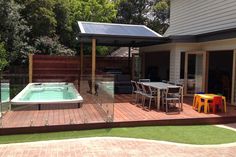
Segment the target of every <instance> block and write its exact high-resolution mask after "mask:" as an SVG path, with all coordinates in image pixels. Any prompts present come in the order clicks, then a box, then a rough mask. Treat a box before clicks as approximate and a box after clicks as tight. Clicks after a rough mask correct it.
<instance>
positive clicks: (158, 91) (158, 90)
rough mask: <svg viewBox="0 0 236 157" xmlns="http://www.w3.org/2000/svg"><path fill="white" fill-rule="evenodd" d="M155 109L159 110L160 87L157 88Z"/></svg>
mask: <svg viewBox="0 0 236 157" xmlns="http://www.w3.org/2000/svg"><path fill="white" fill-rule="evenodd" d="M157 110H160V89H157Z"/></svg>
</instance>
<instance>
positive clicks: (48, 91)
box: [20, 85, 76, 101]
mask: <svg viewBox="0 0 236 157" xmlns="http://www.w3.org/2000/svg"><path fill="white" fill-rule="evenodd" d="M75 98H76V95H75V94H74V93H73V90H72V89H71V87H70V86H69V85H63V86H62V87H56V86H36V87H35V88H31V89H30V90H28V91H27V92H26V93H25V94H24V95H23V97H22V98H21V99H20V100H22V101H37V100H44V101H49V100H70V99H75Z"/></svg>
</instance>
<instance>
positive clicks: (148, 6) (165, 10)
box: [116, 0, 170, 34]
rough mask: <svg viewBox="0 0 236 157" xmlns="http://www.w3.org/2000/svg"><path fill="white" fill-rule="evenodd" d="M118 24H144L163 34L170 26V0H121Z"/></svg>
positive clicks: (118, 7)
mask: <svg viewBox="0 0 236 157" xmlns="http://www.w3.org/2000/svg"><path fill="white" fill-rule="evenodd" d="M117 3H118V5H117V10H118V13H117V19H116V22H118V23H128V24H143V25H147V26H148V27H150V28H152V29H153V30H155V31H157V32H159V33H161V34H163V33H164V32H165V31H166V29H167V28H168V26H169V21H168V19H169V5H170V2H169V0H121V1H120V2H117Z"/></svg>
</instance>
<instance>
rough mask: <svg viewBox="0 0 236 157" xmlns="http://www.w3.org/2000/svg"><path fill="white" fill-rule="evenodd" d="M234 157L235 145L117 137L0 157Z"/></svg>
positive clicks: (16, 150) (1, 151)
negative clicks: (181, 142) (191, 143)
mask: <svg viewBox="0 0 236 157" xmlns="http://www.w3.org/2000/svg"><path fill="white" fill-rule="evenodd" d="M235 154H236V143H232V144H223V145H207V146H206V145H205V146H204V145H187V144H176V143H170V142H161V141H153V140H142V139H129V138H117V137H100V138H99V137H96V138H81V139H71V140H60V141H45V142H44V141H43V142H31V143H19V144H5V145H0V157H19V156H21V157H32V156H34V157H38V156H39V157H41V156H57V157H65V156H70V157H77V156H83V157H110V156H113V157H116V156H117V157H120V156H122V157H129V156H135V157H144V156H158V157H169V156H175V157H189V156H191V157H204V156H209V157H211V156H214V157H222V156H224V157H234V156H235Z"/></svg>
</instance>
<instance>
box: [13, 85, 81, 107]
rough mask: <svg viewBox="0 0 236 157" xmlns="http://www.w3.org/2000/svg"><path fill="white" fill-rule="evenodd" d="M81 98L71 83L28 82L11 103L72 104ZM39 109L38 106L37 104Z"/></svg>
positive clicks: (79, 101) (78, 101)
mask: <svg viewBox="0 0 236 157" xmlns="http://www.w3.org/2000/svg"><path fill="white" fill-rule="evenodd" d="M82 102H83V98H82V97H81V95H80V94H79V93H78V91H77V90H76V88H75V86H74V84H73V83H66V82H62V83H29V84H28V85H27V86H26V87H25V88H24V89H23V90H22V91H21V92H20V93H19V94H17V95H16V96H15V97H14V98H13V99H12V100H11V104H13V105H34V104H35V105H40V104H66V103H69V104H73V103H82ZM39 109H40V106H39Z"/></svg>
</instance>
